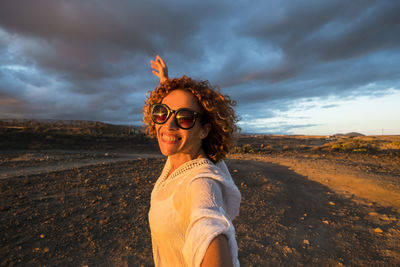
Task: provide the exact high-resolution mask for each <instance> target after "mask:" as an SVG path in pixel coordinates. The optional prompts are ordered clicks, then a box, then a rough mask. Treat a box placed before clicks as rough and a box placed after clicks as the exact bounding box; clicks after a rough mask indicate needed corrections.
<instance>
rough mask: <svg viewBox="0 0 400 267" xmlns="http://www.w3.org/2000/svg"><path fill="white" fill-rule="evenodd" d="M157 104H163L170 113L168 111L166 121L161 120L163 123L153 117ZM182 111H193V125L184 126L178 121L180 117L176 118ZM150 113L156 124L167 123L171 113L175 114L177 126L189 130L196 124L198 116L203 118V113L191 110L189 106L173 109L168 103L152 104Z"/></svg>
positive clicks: (158, 104)
mask: <svg viewBox="0 0 400 267" xmlns="http://www.w3.org/2000/svg"><path fill="white" fill-rule="evenodd" d="M157 106H163V107H164V108H165V109H166V110H167V112H168V113H167V118H166V119H165V120H164V122H161V123H160V122H157V121H156V120H155V119H154V117H153V112H154V109H155V108H156V107H157ZM180 111H189V112H193V116H194V121H193V124H192V126H190V127H188V128H184V127H182V126H181V125H180V123H179V122H178V119H177V118H176V115H177V114H178V113H179V112H180ZM150 114H151V119H152V121H153V122H154V123H155V124H159V125H161V124H164V123H166V122H167V121H168V120H169V118H170V117H171V114H174V122H175V124H176V126H178V127H179V128H180V129H183V130H189V129H191V128H193V126H194V125H195V124H196V121H197V118H200V119H202V118H203V114H201V113H199V112H197V111H194V110H191V109H189V108H180V109H177V110H173V109H171V108H170V107H168V106H167V105H166V104H162V103H157V104H153V105H152V106H151V113H150Z"/></svg>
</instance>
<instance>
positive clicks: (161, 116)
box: [151, 105, 168, 123]
mask: <svg viewBox="0 0 400 267" xmlns="http://www.w3.org/2000/svg"><path fill="white" fill-rule="evenodd" d="M151 115H152V116H153V121H154V122H155V123H164V122H165V121H166V120H167V117H168V110H167V108H166V107H164V106H162V105H156V106H155V107H154V108H153V113H152V114H151Z"/></svg>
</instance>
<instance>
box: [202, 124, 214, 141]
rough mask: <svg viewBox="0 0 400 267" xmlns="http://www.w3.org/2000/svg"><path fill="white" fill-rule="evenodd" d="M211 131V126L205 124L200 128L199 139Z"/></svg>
mask: <svg viewBox="0 0 400 267" xmlns="http://www.w3.org/2000/svg"><path fill="white" fill-rule="evenodd" d="M210 131H211V124H210V123H206V124H204V125H203V126H202V129H201V133H200V139H204V138H206V137H207V136H208V134H209V133H210Z"/></svg>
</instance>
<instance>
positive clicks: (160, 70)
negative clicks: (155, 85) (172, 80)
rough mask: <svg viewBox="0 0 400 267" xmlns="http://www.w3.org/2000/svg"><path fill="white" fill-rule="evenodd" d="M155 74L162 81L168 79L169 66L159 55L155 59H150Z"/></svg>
mask: <svg viewBox="0 0 400 267" xmlns="http://www.w3.org/2000/svg"><path fill="white" fill-rule="evenodd" d="M150 63H151V68H152V69H153V71H152V72H153V74H154V75H156V76H157V77H158V78H160V83H163V82H164V81H166V80H168V67H167V65H165V62H164V60H163V59H162V58H161V57H160V56H159V55H157V56H156V59H155V60H150Z"/></svg>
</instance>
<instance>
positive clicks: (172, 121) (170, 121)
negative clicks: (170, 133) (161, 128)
mask: <svg viewBox="0 0 400 267" xmlns="http://www.w3.org/2000/svg"><path fill="white" fill-rule="evenodd" d="M165 126H166V127H167V128H168V129H178V125H176V122H175V114H171V116H170V117H169V118H168V120H167V121H166V122H165Z"/></svg>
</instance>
